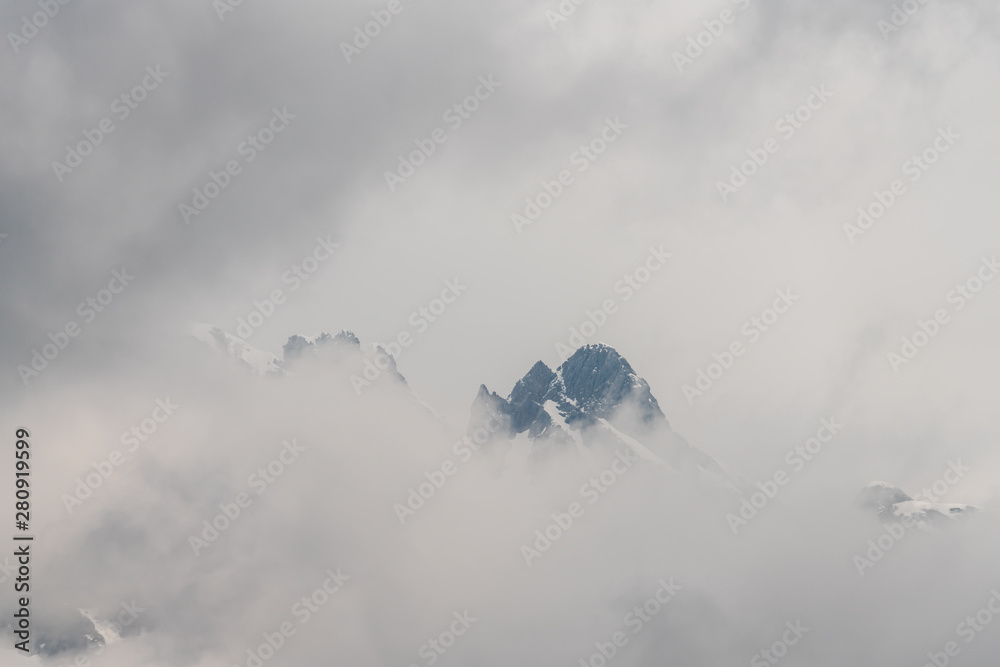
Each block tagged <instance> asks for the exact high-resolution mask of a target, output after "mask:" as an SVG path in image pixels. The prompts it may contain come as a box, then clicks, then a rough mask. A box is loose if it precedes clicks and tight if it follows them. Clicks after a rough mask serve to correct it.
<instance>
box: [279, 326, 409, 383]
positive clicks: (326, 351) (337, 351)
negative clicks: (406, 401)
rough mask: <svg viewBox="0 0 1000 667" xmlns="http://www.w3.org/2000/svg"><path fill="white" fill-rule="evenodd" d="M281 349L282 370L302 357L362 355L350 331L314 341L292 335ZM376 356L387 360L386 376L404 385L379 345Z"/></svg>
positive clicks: (321, 337)
mask: <svg viewBox="0 0 1000 667" xmlns="http://www.w3.org/2000/svg"><path fill="white" fill-rule="evenodd" d="M281 349H282V355H283V359H282V361H281V362H280V365H281V367H282V368H285V369H288V368H290V367H292V366H293V365H294V364H296V363H298V362H299V361H300V360H301V359H303V358H304V357H311V358H313V359H317V358H321V359H327V360H329V359H334V360H337V359H343V358H345V356H346V358H351V357H353V356H357V357H360V356H362V355H363V352H362V350H361V341H360V340H359V339H358V337H357V336H355V335H354V334H353V333H352V332H350V331H346V330H345V331H341V332H340V333H338V334H337V335H335V336H331V335H330V334H328V333H325V332H324V333H321V334H320V335H319V336H317V337H316V338H315V339H314V340H309V339H308V338H304V337H303V336H298V335H294V336H291V337H290V338H289V339H288V342H287V343H285V344H284V346H283V347H282V348H281ZM375 353H376V354H384V355H385V356H387V357H388V358H389V361H388V363H387V367H386V368H385V371H386V375H387V376H389V377H391V378H394V379H396V380H398V381H399V382H402V383H403V384H406V378H404V377H403V375H402V374H401V373H400V372H399V371H398V370H397V369H396V360H395V359H394V358H393V357H392V356H391V355H390V354H388V353H387V352H386V351H385V348H383V347H382V346H381V345H376V346H375Z"/></svg>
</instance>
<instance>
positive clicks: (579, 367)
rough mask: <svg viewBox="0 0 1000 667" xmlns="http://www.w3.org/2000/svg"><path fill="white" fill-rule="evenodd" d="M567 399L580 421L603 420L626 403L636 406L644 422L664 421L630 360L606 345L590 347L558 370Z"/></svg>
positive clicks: (578, 352)
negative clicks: (576, 411)
mask: <svg viewBox="0 0 1000 667" xmlns="http://www.w3.org/2000/svg"><path fill="white" fill-rule="evenodd" d="M559 375H560V376H561V377H562V382H563V391H564V394H565V396H566V397H567V398H568V399H569V400H570V401H572V402H573V403H574V404H575V406H576V407H577V408H578V412H579V415H580V418H584V417H588V416H589V417H592V418H604V419H607V418H609V417H611V415H612V414H614V412H615V411H616V410H617V409H618V407H619V406H621V405H622V404H623V403H625V402H627V401H629V402H635V403H637V405H638V407H639V410H640V415H641V417H642V420H643V421H644V422H649V421H651V420H653V419H656V418H657V417H659V418H663V412H662V411H661V410H660V406H659V404H657V402H656V399H655V398H653V395H652V393H650V391H649V385H648V384H647V383H646V381H645V380H643V379H642V378H640V377H639V376H638V375H637V374H636V372H635V371H634V370H632V366H630V365H629V363H628V361H626V360H625V358H624V357H622V356H621V355H620V354H618V352H616V351H615V350H614V349H613V348H610V347H607V346H606V345H587V346H584V347H581V348H580V349H579V350H577V351H576V352H575V353H574V354H573V356H571V357H570V358H569V359H567V360H566V361H565V363H563V365H562V366H560V367H559Z"/></svg>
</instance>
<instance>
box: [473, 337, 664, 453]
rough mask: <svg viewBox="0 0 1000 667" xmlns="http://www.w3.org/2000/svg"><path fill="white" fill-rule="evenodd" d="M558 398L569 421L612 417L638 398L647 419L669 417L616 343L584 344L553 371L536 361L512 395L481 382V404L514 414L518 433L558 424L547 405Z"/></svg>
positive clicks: (535, 433)
mask: <svg viewBox="0 0 1000 667" xmlns="http://www.w3.org/2000/svg"><path fill="white" fill-rule="evenodd" d="M549 401H551V402H553V403H555V405H556V408H557V409H558V411H559V413H560V414H561V415H562V416H563V417H564V418H565V420H566V423H567V424H575V423H577V422H579V423H580V424H581V425H590V424H594V423H596V422H597V420H599V419H607V418H609V417H611V416H612V415H613V414H614V413H615V412H617V411H618V409H619V408H620V407H622V406H623V405H624V404H625V403H635V404H636V406H637V408H638V410H639V415H640V417H641V419H642V421H643V422H649V421H651V420H653V419H656V418H661V419H665V418H664V417H663V413H662V412H661V411H660V407H659V405H658V404H657V402H656V399H655V398H653V395H652V394H651V393H650V391H649V385H648V384H647V383H646V381H645V380H643V379H642V378H640V377H639V376H638V375H637V374H636V372H635V371H634V370H633V369H632V366H631V365H629V363H628V361H626V359H625V358H624V357H623V356H621V354H619V353H618V351H617V350H615V349H614V348H613V347H610V346H608V345H603V344H593V345H584V346H583V347H581V348H579V349H577V350H576V351H575V352H574V353H573V354H572V355H571V356H570V357H569V358H568V359H567V360H566V361H564V362H563V363H562V365H560V366H559V368H558V369H557V370H555V371H553V370H552V369H551V368H549V367H548V366H547V365H546V364H545V363H544V362H542V361H539V362H536V363H535V365H534V366H532V367H531V369H530V370H529V371H528V372H527V373H526V374H525V375H524V377H522V378H521V379H520V380H518V381H517V383H516V384H515V385H514V388H513V389H512V390H511V392H510V395H509V396H508V397H507V399H506V400H505V399H503V398H501V397H499V396H498V395H497V394H494V393H491V392H490V391H489V390H488V389H487V388H486V387H485V385H484V386H482V387H480V389H479V396H478V397H477V399H476V403H477V404H480V405H483V406H484V407H485V406H486V405H488V406H489V409H490V411H491V412H492V413H494V414H498V413H499V414H503V415H508V416H509V418H510V430H511V432H512V433H513V434H517V433H522V432H524V431H527V432H528V434H529V435H530V436H532V437H535V436H538V435H539V434H541V433H542V432H544V431H545V430H546V428H548V427H549V425H550V424H551V423H552V417H551V415H550V414H549V412H548V411H546V410H545V404H546V403H548V402H549Z"/></svg>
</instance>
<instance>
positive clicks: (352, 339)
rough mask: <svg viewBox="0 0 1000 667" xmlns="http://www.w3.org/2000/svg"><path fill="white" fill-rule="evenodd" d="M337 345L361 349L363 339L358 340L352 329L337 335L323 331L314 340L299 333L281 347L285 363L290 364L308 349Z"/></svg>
mask: <svg viewBox="0 0 1000 667" xmlns="http://www.w3.org/2000/svg"><path fill="white" fill-rule="evenodd" d="M337 345H342V346H344V347H354V348H357V349H359V350H360V349H361V341H360V340H358V337H357V336H355V335H354V334H353V333H351V332H350V331H341V332H340V333H339V334H337V335H336V336H331V335H330V334H328V333H321V334H320V335H319V336H317V337H316V340H314V341H310V340H308V339H306V338H303V337H302V336H298V335H296V336H292V337H290V338H289V339H288V342H287V343H285V344H284V346H283V347H282V348H281V351H282V356H283V359H284V364H285V365H286V366H287V365H288V364H290V363H292V362H294V361H295V360H297V359H299V358H301V357H302V355H303V354H305V353H306V352H307V351H310V350H312V351H316V350H318V349H320V348H324V347H329V346H337Z"/></svg>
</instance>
